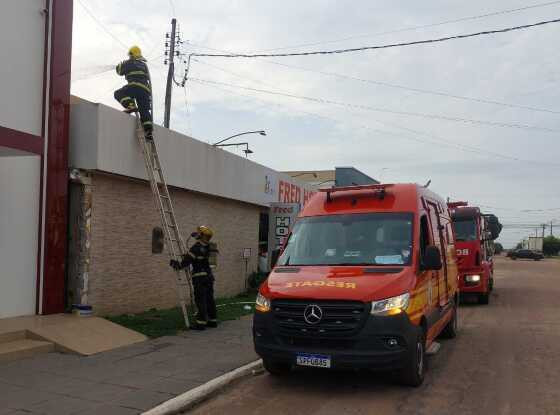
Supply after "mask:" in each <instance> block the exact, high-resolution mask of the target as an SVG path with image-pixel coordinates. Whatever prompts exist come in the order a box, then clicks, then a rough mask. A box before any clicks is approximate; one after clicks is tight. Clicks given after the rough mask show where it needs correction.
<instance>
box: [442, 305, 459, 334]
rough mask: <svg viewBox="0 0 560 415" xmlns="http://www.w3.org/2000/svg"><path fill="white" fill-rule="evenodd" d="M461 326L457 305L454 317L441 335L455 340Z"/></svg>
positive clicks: (454, 308) (454, 309) (454, 307)
mask: <svg viewBox="0 0 560 415" xmlns="http://www.w3.org/2000/svg"><path fill="white" fill-rule="evenodd" d="M458 326H459V321H458V318H457V304H455V305H454V306H453V317H451V320H449V323H447V325H446V326H445V328H444V329H443V331H442V332H441V335H442V336H443V337H445V338H446V339H454V338H455V337H457V329H458Z"/></svg>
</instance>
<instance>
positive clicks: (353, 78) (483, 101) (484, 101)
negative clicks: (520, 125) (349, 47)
mask: <svg viewBox="0 0 560 415" xmlns="http://www.w3.org/2000/svg"><path fill="white" fill-rule="evenodd" d="M196 62H201V63H204V64H207V63H206V62H203V61H200V60H196ZM265 62H267V63H271V64H274V65H279V66H285V67H287V68H293V69H297V70H300V71H306V72H314V73H319V74H322V75H326V76H333V77H336V78H341V79H347V80H350V81H358V82H363V83H368V84H373V85H379V86H384V87H388V88H395V89H402V90H405V91H411V92H418V93H421V94H429V95H436V96H442V97H447V98H454V99H459V100H463V101H472V102H477V103H481V104H490V105H498V106H502V107H508V108H517V109H523V110H529V111H536V112H546V113H550V114H560V111H554V110H549V109H546V108H537V107H530V106H525V105H517V104H510V103H506V102H500V101H495V100H490V99H485V98H476V97H466V96H463V95H457V94H451V93H448V92H441V91H431V90H428V89H422V88H414V87H408V86H403V85H397V84H392V83H389V82H383V81H376V80H373V79H364V78H358V77H356V76H350V75H344V74H340V73H336V72H330V71H328V72H327V71H321V70H317V69H310V68H304V67H301V66H296V65H288V64H285V63H281V62H273V61H265Z"/></svg>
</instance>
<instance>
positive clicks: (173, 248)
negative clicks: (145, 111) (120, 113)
mask: <svg viewBox="0 0 560 415" xmlns="http://www.w3.org/2000/svg"><path fill="white" fill-rule="evenodd" d="M136 125H137V129H136V137H137V138H138V142H139V143H140V147H141V148H142V153H143V154H144V161H145V163H146V172H147V173H148V179H149V180H150V184H151V187H152V194H153V196H154V202H155V204H156V209H157V210H158V212H159V214H160V217H161V225H162V227H163V232H164V235H165V241H166V242H167V251H168V253H169V257H170V258H171V259H174V260H176V261H179V262H180V261H181V260H182V259H183V255H185V254H186V253H187V246H186V244H185V242H184V240H183V237H182V236H181V232H180V231H179V225H178V224H177V221H176V220H175V212H174V211H173V204H172V203H171V196H170V195H169V189H168V188H167V183H166V182H165V176H164V174H163V169H162V167H161V163H160V160H159V156H158V152H157V147H156V143H155V141H154V140H146V138H145V136H144V129H143V128H142V122H141V121H140V116H139V115H138V113H136ZM176 276H177V278H176V285H177V291H178V294H179V302H180V303H181V310H182V311H183V317H184V319H185V325H186V327H187V328H189V316H188V313H187V301H188V300H189V298H190V302H191V304H193V305H194V301H193V297H192V292H193V290H192V280H191V274H190V270H189V269H188V267H187V268H185V270H184V272H183V271H177V272H176Z"/></svg>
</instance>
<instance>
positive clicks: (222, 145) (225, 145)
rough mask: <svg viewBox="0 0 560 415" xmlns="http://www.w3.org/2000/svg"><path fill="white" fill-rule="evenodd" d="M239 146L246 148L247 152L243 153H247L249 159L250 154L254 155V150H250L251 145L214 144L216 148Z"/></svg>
mask: <svg viewBox="0 0 560 415" xmlns="http://www.w3.org/2000/svg"><path fill="white" fill-rule="evenodd" d="M239 146H245V150H243V152H244V153H245V157H248V156H249V154H253V150H251V149H250V148H249V143H231V144H214V147H239Z"/></svg>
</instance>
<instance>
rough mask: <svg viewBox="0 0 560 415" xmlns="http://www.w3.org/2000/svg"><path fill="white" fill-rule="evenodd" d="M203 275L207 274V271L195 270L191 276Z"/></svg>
mask: <svg viewBox="0 0 560 415" xmlns="http://www.w3.org/2000/svg"><path fill="white" fill-rule="evenodd" d="M204 275H208V273H207V272H204V271H202V272H195V273H194V274H193V275H192V276H193V277H202V276H204Z"/></svg>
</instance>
